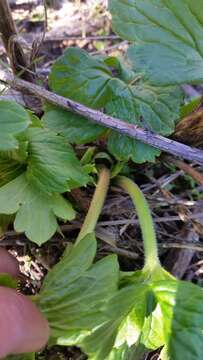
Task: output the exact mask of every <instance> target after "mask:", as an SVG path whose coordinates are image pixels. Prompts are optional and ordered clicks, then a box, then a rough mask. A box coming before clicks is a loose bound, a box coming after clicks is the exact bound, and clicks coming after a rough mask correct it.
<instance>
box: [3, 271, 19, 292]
mask: <svg viewBox="0 0 203 360" xmlns="http://www.w3.org/2000/svg"><path fill="white" fill-rule="evenodd" d="M0 286H4V287H8V288H13V289H16V288H17V286H18V281H17V280H16V279H15V278H13V277H12V276H11V275H9V274H7V273H0Z"/></svg>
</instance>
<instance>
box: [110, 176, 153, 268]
mask: <svg viewBox="0 0 203 360" xmlns="http://www.w3.org/2000/svg"><path fill="white" fill-rule="evenodd" d="M117 183H118V185H119V186H121V187H122V188H123V189H124V190H125V191H127V192H128V193H129V195H130V196H131V198H132V201H133V203H134V205H135V208H136V210H137V215H138V218H139V222H140V227H141V231H142V237H143V241H144V254H145V265H144V270H147V271H150V272H152V271H153V270H154V269H155V268H157V266H158V267H159V266H160V262H159V258H158V249H157V240H156V234H155V230H154V225H153V220H152V217H151V213H150V210H149V206H148V203H147V201H146V199H145V197H144V195H143V193H142V191H141V190H140V189H139V187H138V186H137V185H136V184H135V183H134V182H133V181H132V180H130V179H128V178H126V177H124V176H119V177H118V178H117Z"/></svg>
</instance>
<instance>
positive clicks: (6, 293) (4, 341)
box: [0, 249, 49, 359]
mask: <svg viewBox="0 0 203 360" xmlns="http://www.w3.org/2000/svg"><path fill="white" fill-rule="evenodd" d="M0 272H4V273H5V272H6V273H8V274H10V275H11V276H13V277H16V278H17V277H18V275H19V273H20V271H19V266H18V262H17V261H16V259H15V258H14V257H13V256H12V255H10V254H9V253H7V252H6V250H4V249H0ZM48 338H49V325H48V322H47V320H46V319H45V318H44V316H43V315H42V314H41V313H40V312H39V310H38V309H37V307H36V305H35V304H33V303H32V301H31V300H29V299H28V298H27V297H26V296H24V295H22V294H20V293H19V292H17V291H16V290H14V289H10V288H6V287H2V286H0V359H3V358H4V357H5V356H7V355H9V354H21V353H26V352H32V351H37V350H40V349H41V348H43V346H45V345H46V343H47V341H48Z"/></svg>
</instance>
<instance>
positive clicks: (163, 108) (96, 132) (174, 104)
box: [44, 48, 182, 163]
mask: <svg viewBox="0 0 203 360" xmlns="http://www.w3.org/2000/svg"><path fill="white" fill-rule="evenodd" d="M73 55H74V56H73ZM72 57H74V67H75V70H74V71H75V73H74V74H75V76H74V79H73V78H72V76H73V69H72V68H71V69H72V70H71V71H70V69H69V67H68V70H66V71H65V68H64V66H65V65H64V66H63V67H62V64H66V67H67V66H68V65H67V64H69V62H71V61H72ZM77 64H78V65H77ZM55 66H56V68H55ZM61 67H62V68H63V72H61ZM110 67H111V68H112V70H114V71H116V72H117V74H116V75H117V77H113V75H112V72H111V71H110ZM87 68H88V70H87ZM92 72H94V76H93V75H92ZM90 74H91V75H90ZM84 76H86V77H88V80H87V79H86V80H85V82H84V83H83V81H84ZM101 77H102V78H103V79H105V82H104V83H102V84H103V85H102V87H101V86H100V85H101V83H100V81H98V78H99V79H100V78H101ZM50 79H51V82H50V85H51V86H52V88H53V90H55V91H57V92H58V93H60V94H61V95H65V96H67V97H70V98H71V99H73V100H77V101H79V102H82V103H84V104H86V105H88V106H90V107H93V108H94V107H96V108H99V107H101V106H105V110H106V112H107V113H108V114H110V115H112V116H115V117H117V118H120V119H122V120H124V121H126V122H129V123H132V124H136V125H139V126H141V127H147V128H148V129H149V130H151V131H154V132H158V133H160V134H163V135H169V134H171V133H172V132H173V130H174V125H175V121H176V120H177V119H178V118H179V110H180V104H181V101H182V94H181V92H180V91H179V90H178V89H176V88H166V89H164V90H163V89H160V88H154V87H152V86H150V85H148V84H145V83H143V82H142V81H141V78H140V75H139V74H136V73H135V72H134V71H132V69H131V67H130V62H129V59H128V58H126V59H125V61H121V60H118V59H116V58H114V57H110V58H103V59H95V58H94V57H91V56H90V55H89V54H87V53H86V52H85V51H84V50H80V49H75V48H74V49H68V50H67V51H66V52H65V54H64V55H63V56H62V57H61V58H60V59H59V60H57V62H56V64H55V65H54V66H53V69H52V72H51V75H50ZM107 79H108V80H107ZM96 80H97V81H96ZM55 82H56V85H55ZM59 84H61V85H60V86H59ZM78 84H80V85H81V84H83V88H82V90H81V89H80V88H79V90H78ZM84 84H85V85H84ZM104 84H105V85H104ZM81 86H82V85H81ZM93 90H94V99H93V98H92V96H93V94H92V91H93ZM80 91H82V95H81V94H80ZM90 92H91V96H90ZM104 94H105V96H104ZM106 95H107V96H106ZM101 99H102V101H103V102H102V104H101ZM50 109H51V111H50ZM47 110H48V112H47V113H45V115H44V123H45V126H46V127H48V128H50V129H53V130H54V131H55V132H58V133H60V134H62V135H63V136H65V137H66V138H67V139H68V140H69V141H71V142H75V143H85V142H89V141H93V140H95V139H97V138H98V137H99V136H101V135H103V134H105V133H107V132H106V130H105V129H104V128H103V127H100V126H97V125H95V124H94V125H93V124H91V123H90V122H89V121H88V120H84V121H83V120H82V118H80V117H79V116H78V115H74V114H73V115H70V113H68V112H65V111H63V110H58V109H55V110H52V107H50V106H48V109H47ZM108 133H109V139H108V149H109V151H110V152H111V153H112V154H113V155H114V156H115V157H116V159H117V160H119V161H127V160H129V159H131V160H133V161H134V162H137V163H142V162H144V161H154V160H155V157H156V156H158V155H159V154H160V151H159V150H157V149H155V148H152V147H150V146H148V145H145V144H143V143H140V142H139V141H137V140H134V139H130V138H129V137H127V136H124V135H120V134H119V133H118V132H114V131H108Z"/></svg>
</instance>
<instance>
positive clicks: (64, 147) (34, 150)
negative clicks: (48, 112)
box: [0, 100, 89, 245]
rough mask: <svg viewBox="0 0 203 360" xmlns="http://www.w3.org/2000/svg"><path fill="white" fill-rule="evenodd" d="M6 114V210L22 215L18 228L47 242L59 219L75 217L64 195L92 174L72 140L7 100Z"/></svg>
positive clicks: (0, 183)
mask: <svg viewBox="0 0 203 360" xmlns="http://www.w3.org/2000/svg"><path fill="white" fill-rule="evenodd" d="M0 112H1V118H0V126H1V138H0V214H4V215H5V214H6V215H13V214H16V215H15V220H14V228H15V230H16V231H17V232H25V234H26V235H27V237H28V238H29V239H30V240H32V241H34V242H36V243H37V244H38V245H41V244H42V243H43V242H45V241H47V240H48V239H49V238H50V237H51V236H52V235H53V234H54V233H55V231H56V230H57V227H58V225H57V220H56V219H57V218H60V219H62V220H64V221H67V220H72V219H73V218H74V217H75V211H74V209H73V207H72V205H71V203H70V202H69V201H68V200H67V199H65V198H64V197H63V196H62V195H61V193H65V192H67V191H70V190H71V189H72V188H75V187H80V186H83V185H85V184H86V183H87V182H88V179H89V178H88V175H87V174H86V173H85V171H84V169H83V168H82V166H81V165H80V163H79V161H78V159H77V158H76V156H75V154H74V152H73V150H72V148H71V146H70V145H69V144H68V143H67V141H66V140H65V139H64V138H63V137H61V136H60V135H57V134H56V133H54V132H53V131H50V130H47V129H45V128H44V127H43V126H42V123H41V122H40V121H39V119H37V117H36V116H33V115H32V114H31V113H30V112H28V111H26V110H25V109H23V107H21V106H20V105H17V104H16V103H14V102H10V101H4V100H1V101H0ZM7 220H8V218H7ZM0 222H1V224H2V225H1V226H3V225H4V224H5V217H2V216H1V217H0Z"/></svg>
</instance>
